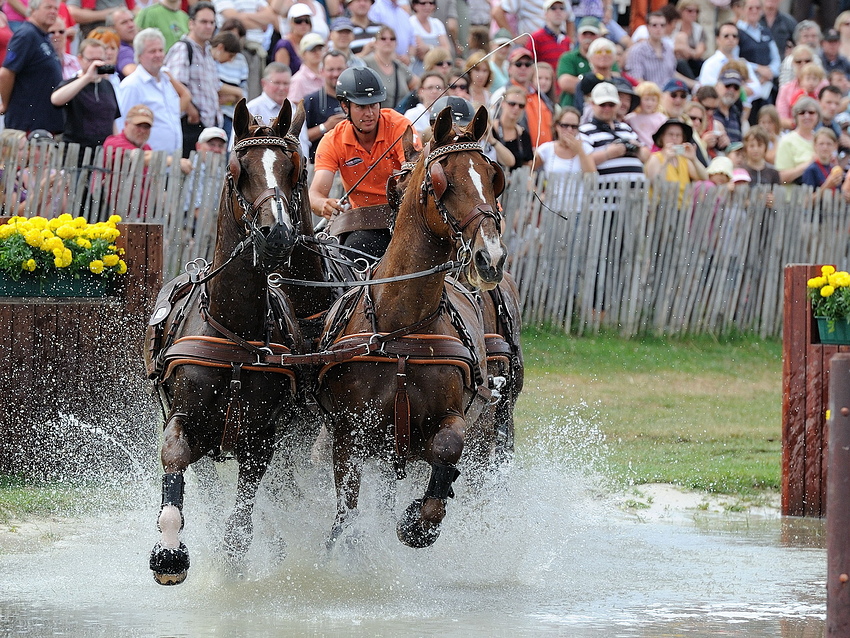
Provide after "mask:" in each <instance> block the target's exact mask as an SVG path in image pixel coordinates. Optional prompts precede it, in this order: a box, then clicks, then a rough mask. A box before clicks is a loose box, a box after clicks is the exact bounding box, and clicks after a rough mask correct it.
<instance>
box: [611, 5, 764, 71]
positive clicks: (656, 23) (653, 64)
mask: <svg viewBox="0 0 850 638" xmlns="http://www.w3.org/2000/svg"><path fill="white" fill-rule="evenodd" d="M753 1H757V0H753ZM666 27H667V18H665V17H664V14H663V13H661V12H660V11H654V12H652V13H650V14H649V24H648V29H649V37H648V38H647V39H646V40H641V41H640V42H637V43H636V44H633V45H632V47H631V49H630V50H629V52H628V54H627V57H626V71H627V72H628V74H629V75H630V76H631V77H633V78H634V79H635V80H638V81H639V82H643V81H647V82H654V83H655V84H657V85H659V86H661V85H663V84H664V83H665V82H667V81H668V80H669V79H670V78H673V77H676V76H677V75H679V74H678V73H677V71H676V54H675V53H674V52H673V46H672V45H670V44H669V43H668V42H667V41H666V40H665V39H664V29H665V28H666ZM678 79H682V78H681V77H679V78H678Z"/></svg>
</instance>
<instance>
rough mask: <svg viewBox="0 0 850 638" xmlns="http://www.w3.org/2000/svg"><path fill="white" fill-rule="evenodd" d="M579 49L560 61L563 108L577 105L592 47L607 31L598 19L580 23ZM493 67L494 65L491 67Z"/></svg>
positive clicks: (559, 71)
mask: <svg viewBox="0 0 850 638" xmlns="http://www.w3.org/2000/svg"><path fill="white" fill-rule="evenodd" d="M577 30H578V48H576V49H575V50H573V51H570V52H569V53H564V54H563V55H562V56H561V57H560V59H559V60H558V66H557V71H558V88H559V89H560V90H561V106H574V105H575V92H576V90H577V89H578V85H579V81H580V80H581V77H582V76H583V75H585V74H586V73H587V72H588V71H590V62H589V61H588V59H587V55H588V50H589V49H590V45H591V44H592V43H593V41H594V40H596V38H598V37H599V36H601V35H605V33H607V31H606V30H605V27H603V26H602V23H601V22H600V21H599V20H598V19H596V18H592V17H591V18H582V19H581V20H580V21H579V23H578V29H577ZM491 66H492V65H491Z"/></svg>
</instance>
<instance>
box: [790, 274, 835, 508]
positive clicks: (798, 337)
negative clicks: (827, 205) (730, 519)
mask: <svg viewBox="0 0 850 638" xmlns="http://www.w3.org/2000/svg"><path fill="white" fill-rule="evenodd" d="M819 274H820V268H819V266H814V265H809V264H805V265H803V264H792V265H789V266H786V268H785V295H784V301H785V303H784V325H785V328H784V331H783V336H782V513H783V514H785V515H788V516H824V515H825V514H826V473H827V439H828V429H827V422H826V410H827V406H828V404H829V397H828V394H829V393H828V389H829V366H830V359H831V358H832V356H833V355H834V354H836V353H837V352H850V346H834V345H823V344H821V343H820V339H819V337H818V330H817V324H816V323H815V321H814V317H813V316H812V311H811V306H810V305H809V302H808V298H807V297H806V281H808V280H809V279H810V278H811V277H815V276H817V275H819Z"/></svg>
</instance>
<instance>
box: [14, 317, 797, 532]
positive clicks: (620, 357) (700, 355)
mask: <svg viewBox="0 0 850 638" xmlns="http://www.w3.org/2000/svg"><path fill="white" fill-rule="evenodd" d="M523 348H524V352H525V361H526V381H525V389H524V391H523V394H522V395H521V397H520V401H519V404H518V408H517V448H518V450H522V449H523V446H526V447H528V446H529V445H530V444H531V440H532V439H534V438H535V437H541V436H544V437H545V436H547V435H549V436H548V440H550V441H551V440H553V439H555V440H556V441H557V443H556V446H557V445H561V446H562V450H561V451H562V452H563V453H565V454H566V453H569V454H575V451H576V450H579V453H580V454H581V455H582V457H583V459H585V460H586V462H587V463H589V464H591V465H593V467H594V469H598V470H599V471H601V472H602V473H603V474H605V475H607V476H608V477H610V478H611V479H612V480H613V481H615V482H616V483H618V484H619V485H621V486H634V485H641V484H643V483H671V484H674V485H679V486H682V487H684V488H689V489H695V490H701V491H707V492H712V493H716V494H728V495H731V496H734V497H736V498H738V499H743V500H753V499H758V498H759V497H760V496H762V495H765V494H768V493H775V492H776V491H778V490H779V487H780V459H781V422H780V419H781V416H780V406H781V398H782V389H781V370H782V364H781V344H780V342H779V341H762V340H758V339H755V338H749V337H737V338H730V339H728V340H726V341H723V342H718V341H717V340H714V339H711V338H708V337H706V338H694V339H687V340H684V339H683V340H673V339H656V338H644V339H636V340H631V341H626V340H623V339H619V338H617V337H616V336H611V335H601V336H590V337H582V338H575V337H569V336H566V335H564V334H562V333H554V332H546V331H543V330H527V331H525V333H524V334H523ZM558 415H567V420H568V421H570V422H571V423H576V422H577V423H579V426H578V427H570V428H567V431H566V434H563V431H562V430H557V431H556V428H553V426H552V424H553V419H554V418H556V417H557V416H558ZM549 430H551V432H550V431H549ZM588 430H592V434H593V436H588V434H587V433H588ZM600 432H601V435H600ZM562 434H563V436H561V435H562ZM555 453H558V450H555ZM77 498H78V495H75V492H74V490H73V489H71V488H69V487H68V486H63V485H53V484H47V485H30V484H25V483H24V482H22V481H20V480H17V479H12V478H9V477H3V476H0V524H5V523H8V521H9V520H13V519H20V518H22V517H25V516H27V515H44V514H49V513H52V512H56V511H59V510H61V509H63V508H64V507H66V506H68V505H70V504H72V503H73V501H74V500H75V499H77Z"/></svg>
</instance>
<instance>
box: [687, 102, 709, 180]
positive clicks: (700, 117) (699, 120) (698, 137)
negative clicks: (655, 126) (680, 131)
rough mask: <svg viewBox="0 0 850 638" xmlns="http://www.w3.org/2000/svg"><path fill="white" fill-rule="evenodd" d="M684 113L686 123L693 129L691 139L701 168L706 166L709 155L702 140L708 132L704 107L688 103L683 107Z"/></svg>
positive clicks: (696, 103) (697, 103)
mask: <svg viewBox="0 0 850 638" xmlns="http://www.w3.org/2000/svg"><path fill="white" fill-rule="evenodd" d="M684 113H685V115H686V116H687V121H688V122H690V123H691V126H692V127H693V129H694V138H693V139H694V143H695V144H696V145H697V159H698V160H699V161H700V164H702V165H703V166H708V164H709V162H710V161H711V155H709V152H708V147H707V146H706V143H705V140H704V139H703V136H704V135H706V133H708V132H709V131H708V115H707V114H706V112H705V107H704V106H703V105H702V104H700V103H699V102H688V103H687V104H686V105H685V110H684ZM683 119H684V118H683Z"/></svg>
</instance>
